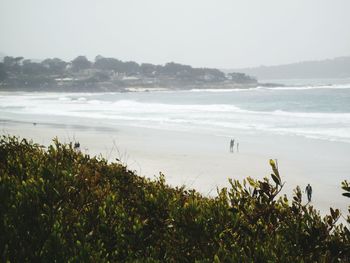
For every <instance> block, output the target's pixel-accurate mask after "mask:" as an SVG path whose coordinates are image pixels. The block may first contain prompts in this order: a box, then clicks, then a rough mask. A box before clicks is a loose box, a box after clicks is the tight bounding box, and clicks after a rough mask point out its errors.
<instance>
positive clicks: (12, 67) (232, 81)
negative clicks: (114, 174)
mask: <svg viewBox="0 0 350 263" xmlns="http://www.w3.org/2000/svg"><path fill="white" fill-rule="evenodd" d="M257 85H258V83H257V80H256V79H255V78H253V77H250V76H248V75H246V74H244V73H227V74H225V73H224V72H222V71H220V70H218V69H215V68H193V67H191V66H189V65H183V64H178V63H174V62H169V63H166V64H165V65H154V64H150V63H142V64H138V63H136V62H134V61H127V62H125V61H121V60H119V59H116V58H108V57H103V56H100V55H99V56H96V58H95V60H94V61H93V62H92V61H89V60H88V59H87V58H86V57H85V56H78V57H76V58H75V59H73V60H72V61H68V62H67V61H64V60H62V59H59V58H47V59H44V60H43V61H40V62H34V61H31V60H30V59H25V58H24V57H11V56H5V57H4V58H3V61H2V62H0V90H4V91H54V92H60V91H62V92H65V91H69V92H103V91H119V92H127V91H151V90H162V89H193V88H246V87H256V86H257Z"/></svg>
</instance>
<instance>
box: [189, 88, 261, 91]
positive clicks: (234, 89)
mask: <svg viewBox="0 0 350 263" xmlns="http://www.w3.org/2000/svg"><path fill="white" fill-rule="evenodd" d="M256 89H258V87H252V88H229V89H190V90H188V92H237V91H248V90H256Z"/></svg>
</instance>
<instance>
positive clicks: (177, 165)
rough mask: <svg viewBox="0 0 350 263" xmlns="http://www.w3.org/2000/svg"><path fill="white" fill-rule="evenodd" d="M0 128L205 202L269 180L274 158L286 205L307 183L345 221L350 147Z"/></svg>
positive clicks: (141, 132) (161, 133)
mask: <svg viewBox="0 0 350 263" xmlns="http://www.w3.org/2000/svg"><path fill="white" fill-rule="evenodd" d="M0 125H1V126H0V128H1V134H11V135H18V136H21V137H25V138H30V139H33V140H34V141H35V142H37V143H40V144H43V145H48V144H50V143H51V140H52V138H54V137H56V136H57V137H58V138H59V140H60V141H61V142H70V141H74V140H76V141H79V142H80V144H81V150H82V151H83V152H86V153H89V154H90V155H99V154H101V155H102V156H103V157H105V158H108V159H109V160H110V161H113V160H115V158H118V159H119V160H121V161H122V162H123V163H124V164H126V165H128V167H129V169H131V170H135V171H136V172H137V173H138V174H139V175H142V176H147V177H150V178H154V177H155V176H158V175H159V172H162V173H164V174H165V176H166V180H167V182H168V183H169V184H171V185H173V186H181V185H185V186H186V187H187V188H195V189H196V190H198V191H200V192H201V193H203V194H204V195H215V194H216V188H217V187H223V186H228V178H233V179H238V180H243V179H244V178H246V177H247V176H251V177H253V178H257V179H258V178H260V179H261V178H263V177H264V176H269V174H270V170H271V169H270V167H269V164H268V161H269V159H270V158H272V159H278V165H279V169H280V173H281V176H282V180H283V181H284V182H286V184H285V187H284V191H283V193H285V194H287V195H288V197H289V198H291V195H292V192H293V189H294V188H295V187H296V186H297V185H299V186H300V187H301V189H302V190H304V189H305V187H306V185H307V183H310V184H311V185H312V187H313V199H312V205H314V207H315V208H316V209H319V210H320V211H321V212H322V213H325V212H328V211H329V207H330V206H332V207H337V208H340V209H341V210H342V211H343V212H344V213H345V214H347V207H348V205H349V202H348V199H347V198H345V197H342V196H341V192H342V191H341V188H340V183H341V181H342V180H344V179H350V178H349V177H350V162H349V158H348V157H349V156H350V146H349V145H348V144H346V143H337V142H329V141H321V140H314V139H306V138H302V137H298V136H271V135H266V134H259V135H256V134H254V133H242V132H241V131H232V138H234V139H235V140H236V142H239V152H237V148H236V145H235V151H234V153H230V152H229V141H230V139H231V138H227V137H219V136H214V135H210V134H202V133H198V132H181V131H169V130H159V129H149V128H138V127H123V126H120V127H118V129H116V130H114V129H103V128H97V129H96V128H93V127H88V126H68V125H67V126H65V125H52V124H51V125H45V124H41V123H38V124H37V125H33V124H32V123H25V122H9V121H2V122H1V123H0ZM303 196H304V199H306V195H305V194H304V195H303Z"/></svg>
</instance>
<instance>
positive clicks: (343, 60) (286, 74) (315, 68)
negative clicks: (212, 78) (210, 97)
mask: <svg viewBox="0 0 350 263" xmlns="http://www.w3.org/2000/svg"><path fill="white" fill-rule="evenodd" d="M227 71H228V72H231V70H227ZM232 71H234V72H241V73H244V74H248V75H250V76H254V77H256V78H258V79H259V80H264V79H327V78H328V79H331V78H350V56H348V57H338V58H334V59H327V60H319V61H304V62H299V63H292V64H285V65H277V66H260V67H254V68H242V69H233V70H232Z"/></svg>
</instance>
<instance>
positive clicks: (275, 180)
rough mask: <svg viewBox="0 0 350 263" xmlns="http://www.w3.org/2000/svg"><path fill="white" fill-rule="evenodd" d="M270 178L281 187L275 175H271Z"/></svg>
mask: <svg viewBox="0 0 350 263" xmlns="http://www.w3.org/2000/svg"><path fill="white" fill-rule="evenodd" d="M271 177H272V179H273V181H274V182H275V183H276V184H277V185H281V180H280V179H279V178H278V177H277V176H276V175H275V174H271Z"/></svg>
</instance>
